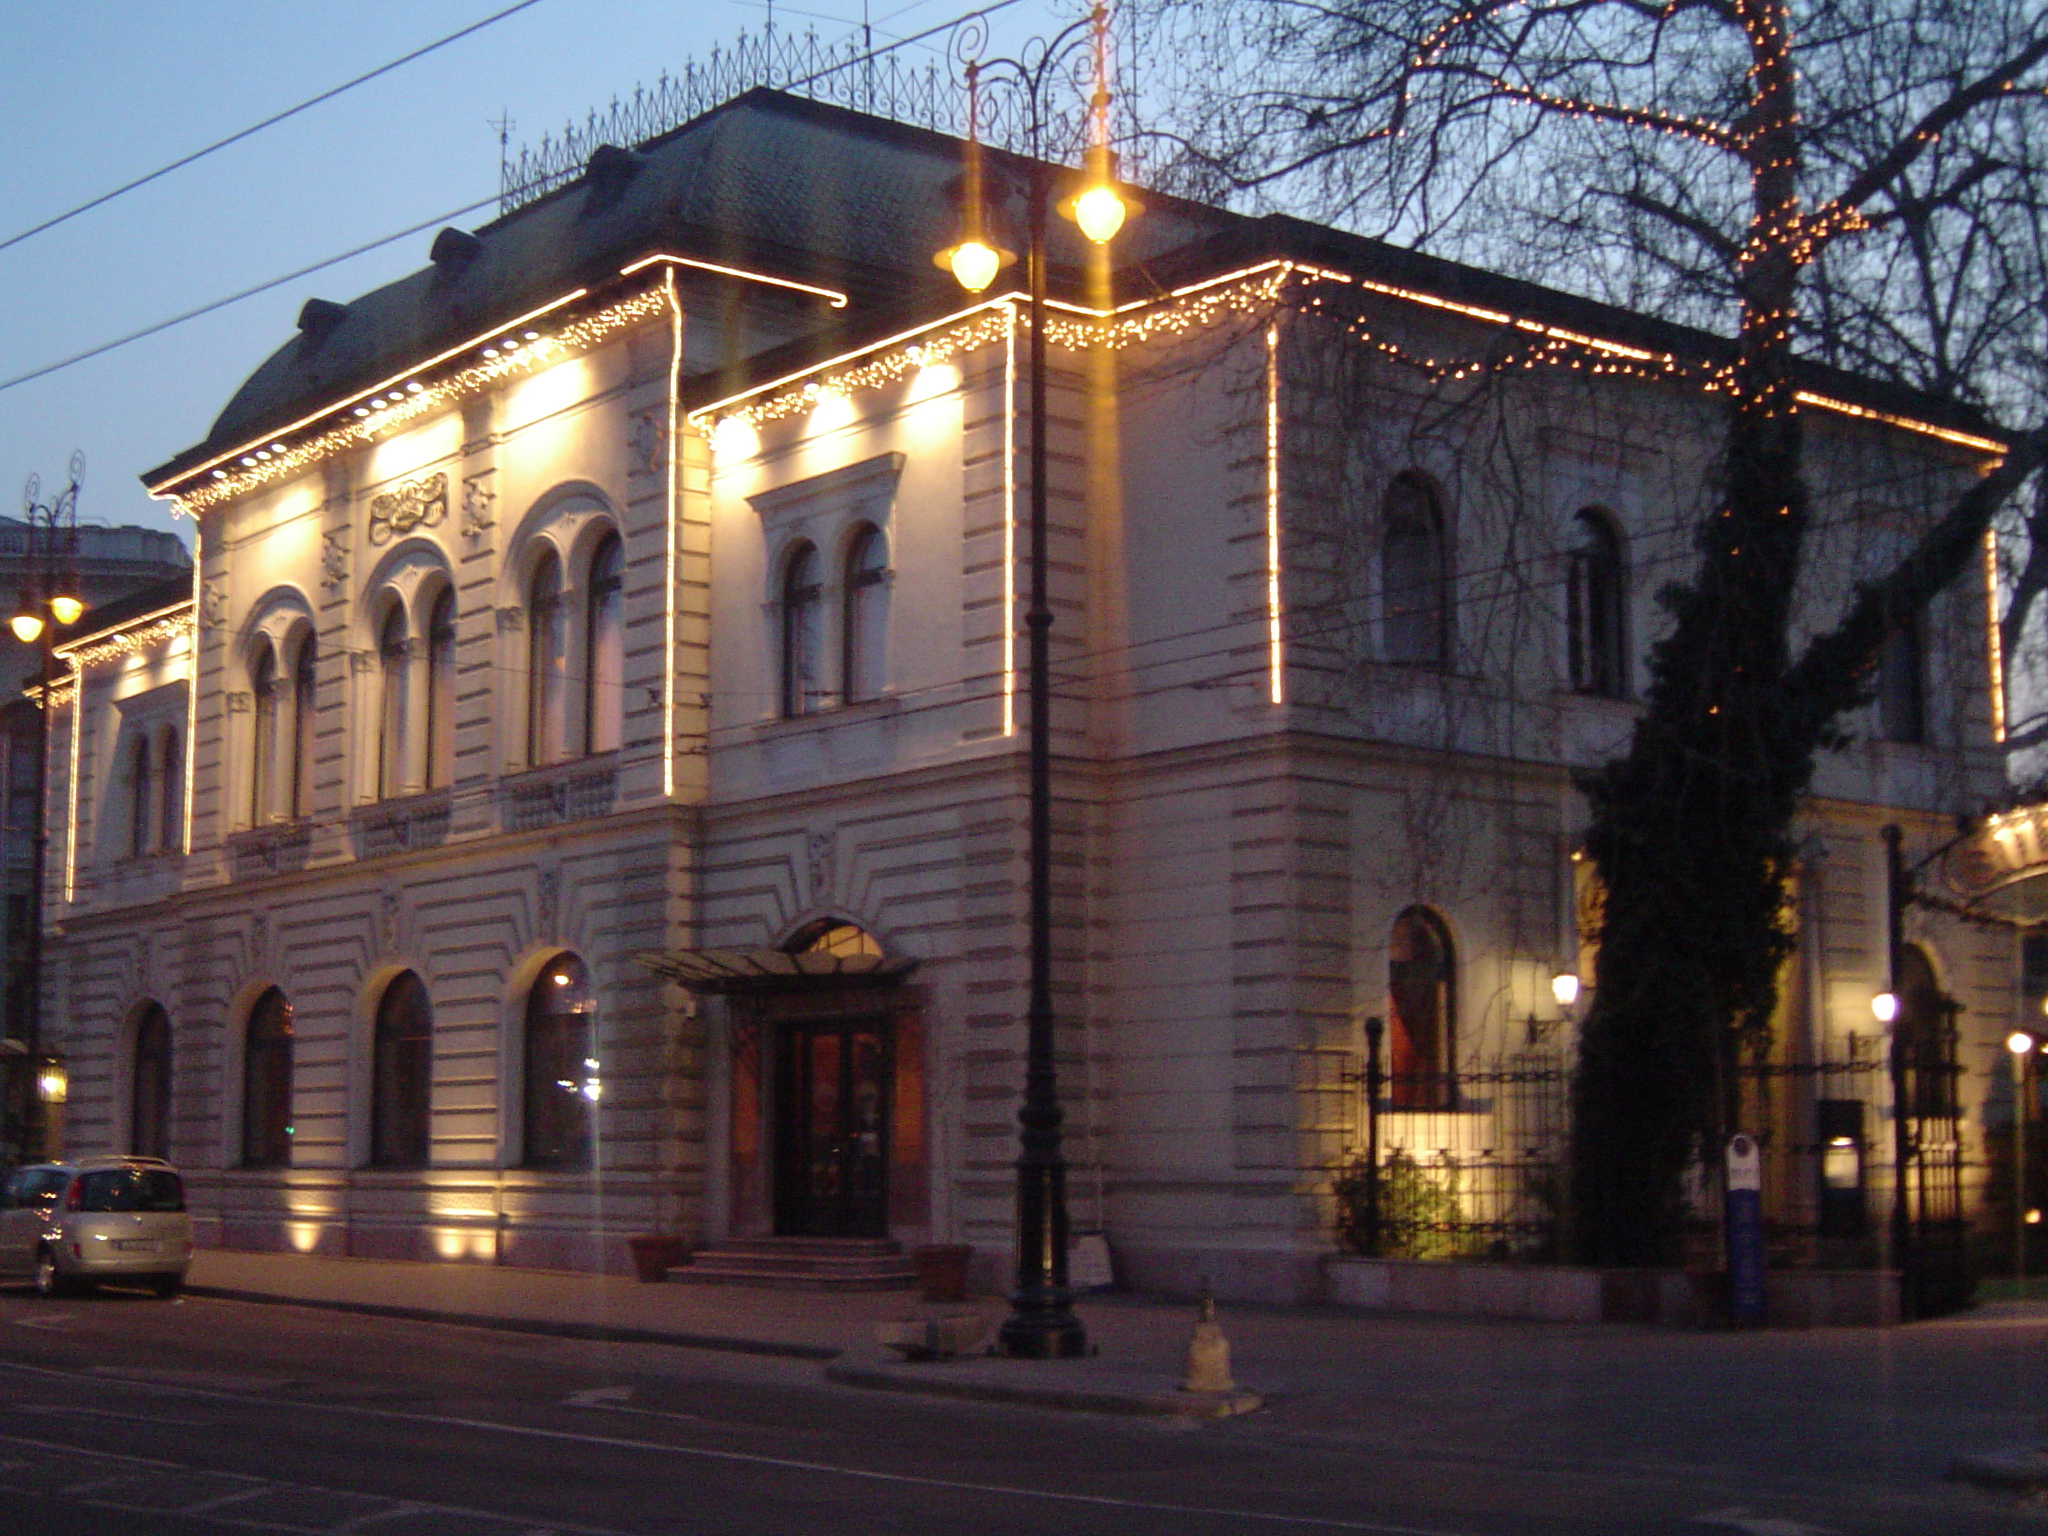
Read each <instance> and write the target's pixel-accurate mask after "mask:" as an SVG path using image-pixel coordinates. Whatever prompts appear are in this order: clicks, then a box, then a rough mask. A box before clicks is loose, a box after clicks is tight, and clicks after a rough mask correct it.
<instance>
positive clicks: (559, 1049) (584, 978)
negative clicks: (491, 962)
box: [523, 955, 603, 1168]
mask: <svg viewBox="0 0 2048 1536" xmlns="http://www.w3.org/2000/svg"><path fill="white" fill-rule="evenodd" d="M602 1086H603V1085H602V1078H601V1076H600V1071H599V1067H598V1055H597V1000H596V998H595V996H594V995H593V994H592V992H591V990H590V972H589V970H588V969H587V968H586V967H585V966H584V964H583V962H582V961H581V960H579V959H577V958H576V957H575V956H574V955H563V956H561V957H560V958H558V959H557V960H555V961H554V962H553V963H552V964H550V965H549V966H548V967H547V969H546V970H544V971H542V972H541V973H540V975H539V976H538V977H536V978H535V980H534V983H533V990H532V992H530V993H529V994H528V995H527V1000H526V1147H525V1156H524V1159H523V1160H524V1162H525V1163H526V1164H527V1166H528V1167H533V1168H588V1167H589V1166H590V1161H591V1156H590V1155H591V1149H592V1146H593V1145H594V1143H595V1140H596V1137H595V1134H594V1132H595V1123H596V1119H597V1101H598V1095H599V1092H600V1090H601V1088H602Z"/></svg>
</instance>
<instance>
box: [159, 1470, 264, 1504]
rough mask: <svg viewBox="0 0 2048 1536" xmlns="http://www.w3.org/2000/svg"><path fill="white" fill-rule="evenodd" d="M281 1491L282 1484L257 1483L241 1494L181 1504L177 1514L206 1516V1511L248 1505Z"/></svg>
mask: <svg viewBox="0 0 2048 1536" xmlns="http://www.w3.org/2000/svg"><path fill="white" fill-rule="evenodd" d="M216 1475H225V1476H228V1477H234V1476H235V1474H234V1473H232V1472H229V1473H226V1474H216ZM239 1481H242V1482H247V1481H248V1479H247V1478H242V1479H239ZM281 1491H283V1489H282V1485H281V1484H278V1483H257V1484H256V1486H255V1487H253V1488H244V1489H243V1490H242V1491H241V1492H240V1493H223V1494H221V1495H220V1496H219V1497H217V1498H211V1499H201V1500H200V1501H199V1502H198V1503H197V1504H181V1505H179V1506H178V1510H177V1512H178V1513H179V1514H181V1515H199V1514H204V1513H205V1512H206V1511H208V1510H211V1509H226V1508H228V1507H229V1506H230V1505H234V1504H246V1503H248V1502H249V1501H250V1500H251V1499H262V1498H268V1497H269V1496H270V1495H271V1494H273V1493H279V1492H281Z"/></svg>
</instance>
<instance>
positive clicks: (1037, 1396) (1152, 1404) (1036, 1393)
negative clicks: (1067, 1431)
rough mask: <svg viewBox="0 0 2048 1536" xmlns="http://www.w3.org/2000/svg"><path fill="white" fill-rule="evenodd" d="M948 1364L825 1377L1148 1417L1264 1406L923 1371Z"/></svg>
mask: <svg viewBox="0 0 2048 1536" xmlns="http://www.w3.org/2000/svg"><path fill="white" fill-rule="evenodd" d="M946 1369H947V1367H946V1366H943V1365H940V1366H934V1367H916V1366H904V1367H898V1366H891V1365H877V1364H869V1363H863V1362H861V1361H857V1360H854V1361H849V1360H846V1359H844V1358H841V1359H838V1360H835V1361H833V1362H832V1364H830V1365H828V1366H826V1367H825V1377H826V1379H827V1380H829V1381H836V1382H838V1383H839V1384H840V1385H842V1386H848V1387H864V1388H867V1389H869V1390H872V1391H878V1392H905V1393H913V1394H918V1395H922V1396H926V1397H955V1398H969V1399H974V1400H976V1401H980V1402H985V1403H1006V1404H1010V1405H1012V1406H1022V1407H1026V1408H1058V1409H1064V1410H1066V1411H1068V1412H1078V1413H1118V1414H1126V1415H1136V1416H1139V1417H1147V1418H1173V1419H1227V1418H1230V1417H1233V1416H1234V1415H1236V1414H1240V1413H1251V1412H1254V1411H1255V1410H1257V1409H1259V1408H1263V1407H1264V1406H1265V1402H1266V1400H1265V1399H1264V1398H1263V1397H1261V1396H1259V1394H1258V1393H1256V1392H1118V1391H1114V1390H1110V1389H1104V1388H1090V1387H1056V1386H1038V1385H1033V1384H1027V1383H1022V1382H1001V1381H980V1380H976V1379H975V1378H973V1377H967V1376H953V1377H950V1378H949V1377H947V1376H944V1375H938V1374H933V1375H926V1374H924V1372H925V1371H926V1370H931V1371H935V1372H939V1371H944V1370H946Z"/></svg>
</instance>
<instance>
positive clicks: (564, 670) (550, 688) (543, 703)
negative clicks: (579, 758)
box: [526, 550, 569, 768]
mask: <svg viewBox="0 0 2048 1536" xmlns="http://www.w3.org/2000/svg"><path fill="white" fill-rule="evenodd" d="M526 619H527V626H528V628H527V636H526V761H527V765H528V766H529V767H533V768H538V767H540V766H542V765H543V764H545V763H552V762H556V761H559V760H560V758H561V757H562V755H563V753H564V751H565V750H566V748H567V745H568V735H567V732H566V729H565V722H564V719H563V713H564V711H563V705H564V703H565V702H566V699H565V694H566V689H567V683H568V670H569V631H568V623H567V616H566V615H565V614H564V613H563V612H562V562H561V561H560V560H558V559H556V558H555V554H554V551H552V550H549V551H548V552H546V553H545V554H543V555H542V556H541V558H540V563H539V564H538V565H537V566H535V567H534V571H533V579H532V580H531V581H530V582H529V583H528V584H527V589H526Z"/></svg>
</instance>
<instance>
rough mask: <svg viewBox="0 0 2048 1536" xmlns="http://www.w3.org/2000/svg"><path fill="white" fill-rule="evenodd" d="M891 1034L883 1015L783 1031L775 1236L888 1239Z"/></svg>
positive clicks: (778, 1074) (778, 1072)
mask: <svg viewBox="0 0 2048 1536" xmlns="http://www.w3.org/2000/svg"><path fill="white" fill-rule="evenodd" d="M889 1034H890V1032H889V1021H888V1020H887V1019H886V1018H862V1019H815V1020H813V1019H806V1020H802V1021H793V1022H790V1023H786V1024H784V1025H783V1026H782V1028H781V1030H780V1038H779V1041H778V1048H777V1051H776V1083H775V1088H776V1092H775V1109H776V1119H777V1134H776V1154H777V1155H776V1160H775V1161H776V1166H775V1230H776V1232H777V1233H778V1234H780V1235H783V1236H786V1237H884V1236H886V1235H887V1233H888V1221H889V1114H890V1106H889V1085H890V1080H891V1076H892V1070H891V1068H892V1063H891V1061H890V1043H891V1042H890V1038H889Z"/></svg>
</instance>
